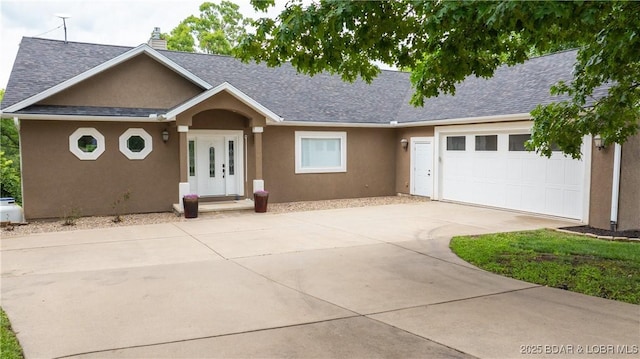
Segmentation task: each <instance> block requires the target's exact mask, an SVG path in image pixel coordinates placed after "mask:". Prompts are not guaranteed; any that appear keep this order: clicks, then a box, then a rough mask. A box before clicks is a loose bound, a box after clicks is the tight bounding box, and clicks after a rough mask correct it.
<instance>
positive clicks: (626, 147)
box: [618, 134, 640, 230]
mask: <svg viewBox="0 0 640 359" xmlns="http://www.w3.org/2000/svg"><path fill="white" fill-rule="evenodd" d="M618 208H619V213H618V229H620V230H627V229H640V134H637V135H635V136H634V137H632V138H630V139H629V140H628V141H627V142H625V143H624V144H623V145H622V157H621V163H620V203H619V207H618Z"/></svg>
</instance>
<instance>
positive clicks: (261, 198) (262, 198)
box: [253, 192, 269, 213]
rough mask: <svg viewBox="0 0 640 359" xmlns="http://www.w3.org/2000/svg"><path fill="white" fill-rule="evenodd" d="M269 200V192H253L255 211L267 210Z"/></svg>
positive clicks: (263, 211) (262, 211)
mask: <svg viewBox="0 0 640 359" xmlns="http://www.w3.org/2000/svg"><path fill="white" fill-rule="evenodd" d="M268 201H269V193H267V192H257V193H254V194H253V206H254V209H255V211H256V213H265V212H266V211H267V202H268Z"/></svg>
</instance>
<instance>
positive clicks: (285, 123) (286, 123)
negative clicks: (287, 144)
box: [271, 120, 398, 128]
mask: <svg viewBox="0 0 640 359" xmlns="http://www.w3.org/2000/svg"><path fill="white" fill-rule="evenodd" d="M271 125H272V126H297V127H367V128H394V127H398V126H397V125H392V124H388V123H352V122H311V121H286V120H284V121H282V122H277V123H273V124H271Z"/></svg>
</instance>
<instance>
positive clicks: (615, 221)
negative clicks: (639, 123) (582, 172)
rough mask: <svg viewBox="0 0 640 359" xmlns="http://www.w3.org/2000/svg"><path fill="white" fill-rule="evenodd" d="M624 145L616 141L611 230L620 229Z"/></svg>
mask: <svg viewBox="0 0 640 359" xmlns="http://www.w3.org/2000/svg"><path fill="white" fill-rule="evenodd" d="M621 156H622V146H620V144H618V143H616V144H615V146H614V151H613V180H612V183H611V230H612V231H614V232H615V231H617V230H618V202H619V198H620V160H621Z"/></svg>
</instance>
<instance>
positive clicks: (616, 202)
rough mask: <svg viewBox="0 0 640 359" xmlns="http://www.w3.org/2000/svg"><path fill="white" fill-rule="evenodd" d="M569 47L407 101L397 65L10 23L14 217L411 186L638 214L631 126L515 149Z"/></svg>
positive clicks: (636, 147)
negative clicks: (373, 66)
mask: <svg viewBox="0 0 640 359" xmlns="http://www.w3.org/2000/svg"><path fill="white" fill-rule="evenodd" d="M575 55H576V53H575V51H566V52H560V53H556V54H553V55H547V56H542V57H538V58H533V59H531V60H529V61H527V62H526V63H524V64H521V65H518V66H513V67H507V66H504V67H500V68H499V69H498V70H497V71H496V73H495V76H494V77H493V78H491V79H479V78H468V79H467V80H465V81H464V83H462V84H461V85H460V86H459V88H458V90H457V93H456V95H455V96H440V97H437V98H432V99H428V100H427V101H426V103H425V106H424V107H422V108H415V107H413V106H411V105H410V104H409V99H410V97H411V94H412V92H413V91H412V88H411V85H410V81H409V74H408V73H404V72H399V71H382V73H381V74H380V75H379V76H378V77H377V78H376V79H375V80H374V81H373V82H372V83H371V84H366V83H364V82H361V81H356V82H355V83H345V82H343V81H341V79H340V78H339V77H338V76H332V75H328V74H320V75H316V76H314V77H308V76H305V75H300V74H298V73H296V71H295V69H294V68H293V67H291V66H290V65H288V64H285V65H283V66H282V67H277V68H269V67H267V66H265V65H263V64H245V63H242V62H240V61H239V60H237V59H235V58H233V57H228V56H219V55H206V54H196V53H183V52H175V51H167V50H166V44H165V43H163V41H161V40H158V39H154V40H153V41H150V42H149V44H142V45H140V46H138V47H135V48H131V47H123V46H109V45H100V44H90V43H77V42H68V43H67V42H64V41H56V40H48V39H40V38H29V37H25V38H23V39H22V42H21V44H20V49H19V52H18V54H17V57H16V60H15V63H14V66H13V70H12V72H11V76H10V79H9V83H8V86H7V89H6V93H5V96H4V100H3V103H2V116H3V117H10V118H14V119H15V120H16V121H18V122H19V127H20V144H21V154H22V179H23V184H22V185H23V205H24V210H25V215H26V217H27V218H30V219H34V218H47V217H60V216H61V215H62V211H63V210H64V209H65V208H67V209H68V208H77V209H79V210H80V211H81V214H82V215H106V214H111V213H112V212H113V210H114V209H113V206H114V204H115V203H116V202H117V200H118V199H119V198H121V197H122V195H123V193H126V192H129V193H130V195H131V200H130V201H128V203H127V211H128V212H131V213H141V212H161V211H170V210H171V209H172V206H173V204H175V203H179V202H180V201H181V198H182V196H183V195H186V194H190V193H195V194H198V195H199V196H200V198H201V201H208V200H220V199H236V198H251V197H252V194H253V193H254V191H256V190H260V189H266V190H268V191H269V193H270V198H269V200H270V201H271V202H288V201H310V200H322V199H336V198H354V197H370V196H388V195H396V194H410V195H416V196H426V197H430V198H431V199H433V200H441V201H453V202H462V203H470V204H475V205H482V206H490V207H498V208H506V209H511V210H517V211H524V212H532V213H539V214H545V215H551V216H559V217H566V218H572V219H576V220H579V221H582V222H584V223H588V224H591V225H593V226H596V227H601V228H607V229H608V228H609V227H610V222H611V221H615V222H616V224H617V227H618V229H620V230H622V229H635V228H640V191H639V190H638V189H640V164H639V162H640V160H639V159H640V135H636V136H635V137H633V138H631V140H630V141H628V142H627V143H625V144H624V145H622V146H619V145H609V146H607V147H606V148H604V149H601V150H598V149H596V148H595V146H594V141H593V139H592V138H591V136H586V137H585V138H584V142H583V148H582V153H583V158H582V159H581V160H573V159H571V158H567V157H565V156H564V155H563V154H562V153H560V152H558V153H554V154H553V155H552V156H551V158H543V157H540V156H538V155H536V154H535V153H530V152H527V151H525V150H524V142H525V141H526V140H528V139H529V134H530V129H531V125H532V122H531V117H530V114H529V112H530V111H531V110H532V109H533V108H534V107H535V106H536V105H537V104H547V103H550V102H552V101H554V100H557V98H554V97H552V96H551V95H550V94H549V88H550V86H551V85H552V84H554V83H555V82H557V81H558V80H569V79H570V78H571V73H572V69H573V64H574V62H575Z"/></svg>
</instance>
